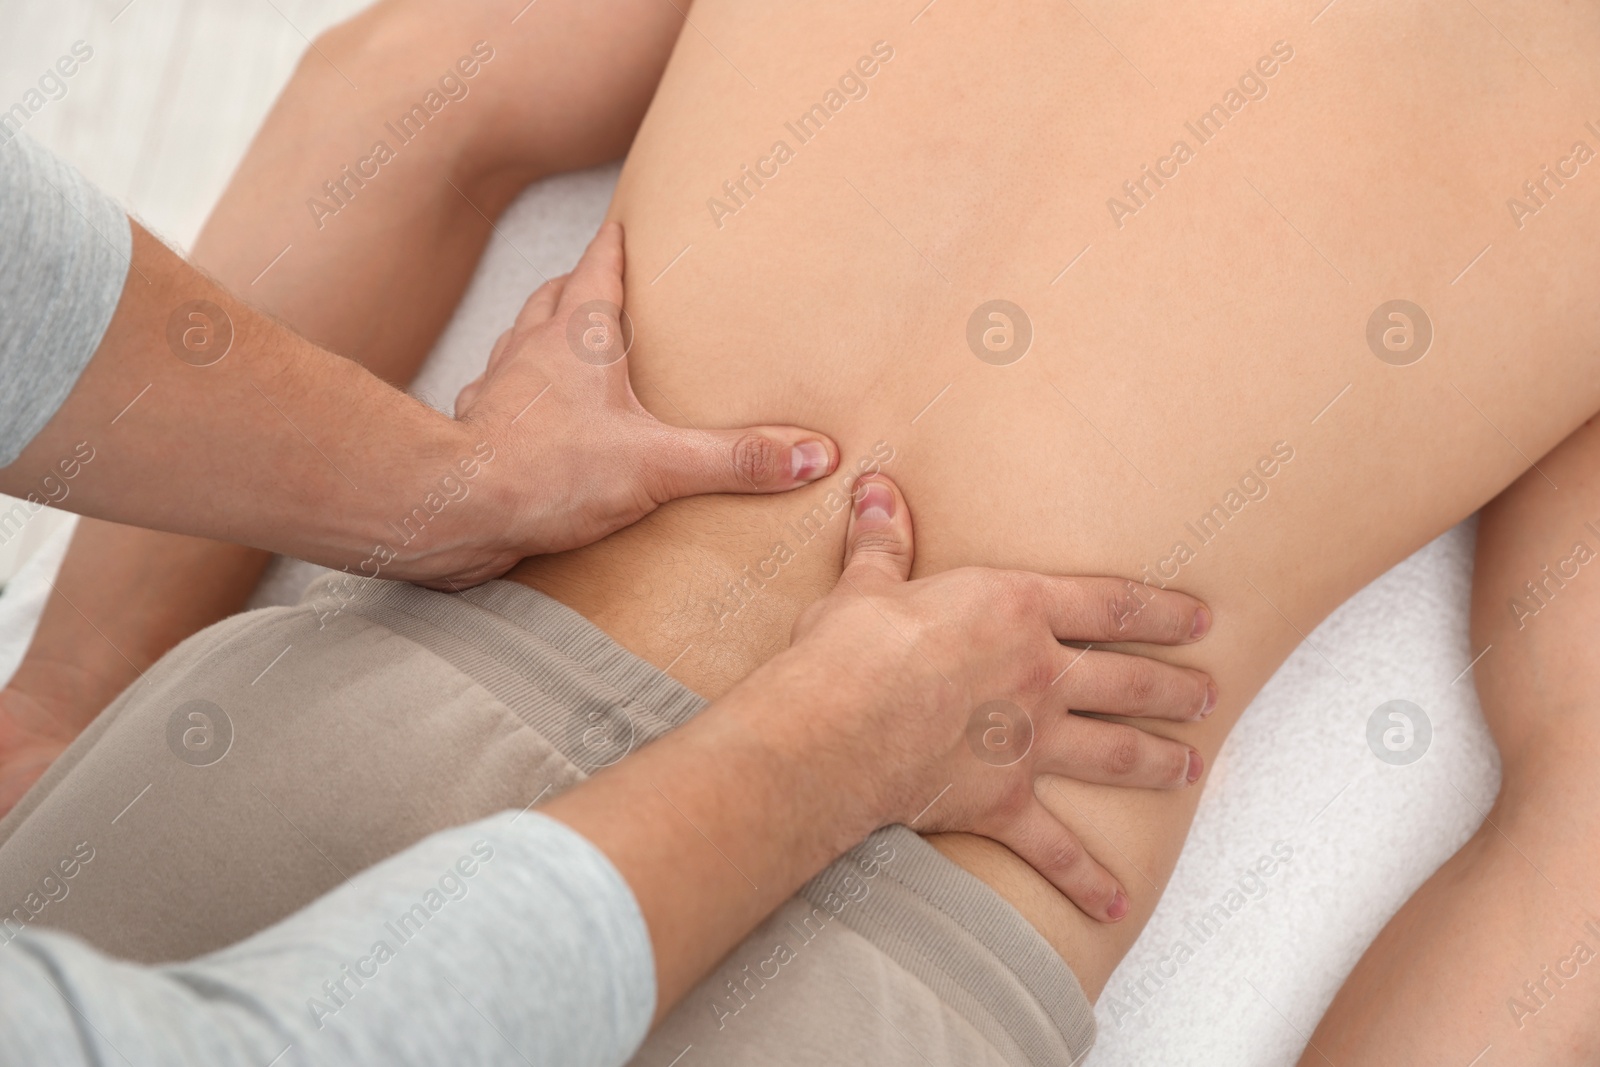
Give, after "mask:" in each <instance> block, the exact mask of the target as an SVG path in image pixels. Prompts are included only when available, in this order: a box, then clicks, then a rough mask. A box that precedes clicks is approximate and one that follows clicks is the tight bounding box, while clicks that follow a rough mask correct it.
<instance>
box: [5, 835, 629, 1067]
mask: <svg viewBox="0 0 1600 1067" xmlns="http://www.w3.org/2000/svg"><path fill="white" fill-rule="evenodd" d="M174 891H175V892H176V891H181V887H174ZM655 998H656V985H655V961H654V956H653V953H652V949H651V946H650V937H649V931H648V930H647V929H646V927H645V922H644V917H643V915H641V914H640V911H639V906H638V903H637V901H636V900H635V899H634V896H633V893H632V891H631V890H630V889H629V888H628V884H627V883H626V882H625V881H623V879H622V876H621V875H620V874H618V873H617V870H616V868H615V867H613V866H612V865H611V862H610V861H609V860H608V859H606V857H605V856H604V855H603V854H602V853H600V851H599V850H597V849H596V848H595V847H594V846H593V845H591V844H590V843H589V842H588V841H587V840H586V839H585V838H583V837H582V836H580V835H579V834H577V833H576V832H574V831H573V830H571V829H568V828H567V827H566V826H565V825H563V824H562V823H559V822H556V821H555V820H553V819H550V818H547V817H545V816H543V815H538V814H535V813H532V812H527V813H523V814H520V815H516V816H513V815H512V814H511V813H509V812H507V813H504V814H501V815H496V816H493V817H492V818H489V819H485V820H483V821H482V822H478V823H474V824H472V825H469V826H464V827H458V828H456V829H452V830H446V831H443V832H441V833H438V834H435V835H434V836H432V837H429V838H427V839H425V840H423V841H422V842H419V843H418V844H417V845H415V846H413V847H412V848H410V849H407V850H406V851H405V852H402V853H400V854H399V855H397V856H394V857H391V858H390V859H388V860H385V861H384V862H383V863H380V864H378V865H376V866H374V867H372V868H370V869H368V870H366V871H363V872H361V873H359V874H357V875H356V878H355V881H354V883H347V884H345V885H343V886H341V887H340V888H338V889H336V890H334V891H333V892H331V893H329V894H328V895H327V896H325V897H323V898H322V899H320V900H318V901H316V902H314V903H313V904H311V905H310V906H308V907H307V908H305V909H304V910H303V911H300V912H298V913H296V914H295V915H292V916H290V917H289V918H287V919H285V920H283V921H282V922H280V923H278V924H277V925H276V926H273V927H270V928H268V929H266V930H263V931H262V932H261V933H259V934H256V935H255V936H254V937H251V938H249V939H247V940H245V941H241V942H240V943H239V944H237V945H234V946H232V947H230V948H227V949H223V950H222V951H220V952H216V953H212V954H211V955H209V956H203V957H201V958H200V959H198V960H195V961H193V962H190V963H182V964H168V965H165V966H159V967H144V966H139V965H135V964H130V963H124V962H119V961H116V960H112V959H108V958H107V957H105V956H103V955H101V954H100V953H98V952H96V951H95V950H94V949H92V948H89V947H88V946H87V945H85V944H83V943H82V942H81V941H78V940H76V939H74V938H71V937H68V936H66V935H63V934H59V933H53V932H35V931H34V930H33V929H31V928H28V929H24V930H23V931H22V932H20V933H18V934H16V935H15V938H14V940H12V941H11V942H10V943H9V944H7V945H3V946H0V1064H4V1065H6V1067H10V1065H12V1064H16V1065H22V1064H27V1065H33V1064H41V1063H49V1064H58V1065H65V1067H70V1065H74V1064H95V1065H106V1067H111V1065H121V1064H128V1063H160V1064H175V1065H185V1064H205V1065H207V1067H230V1065H235V1064H237V1065H249V1067H266V1065H267V1064H272V1065H273V1067H292V1065H296V1064H340V1065H346V1064H383V1065H391V1064H429V1065H432V1064H443V1063H460V1064H474V1065H477V1064H488V1065H498V1064H506V1065H508V1067H511V1065H514V1067H523V1065H528V1064H533V1065H539V1067H543V1065H545V1064H551V1065H554V1064H561V1065H563V1067H565V1065H573V1067H585V1065H596V1067H598V1065H602V1064H605V1065H615V1064H622V1063H625V1062H626V1061H627V1059H628V1057H629V1056H631V1055H632V1054H633V1052H634V1050H635V1049H637V1048H638V1046H639V1044H640V1043H641V1042H642V1041H643V1040H644V1037H645V1034H646V1032H647V1031H648V1029H649V1025H650V1018H651V1015H652V1014H653V1013H654V1010H655Z"/></svg>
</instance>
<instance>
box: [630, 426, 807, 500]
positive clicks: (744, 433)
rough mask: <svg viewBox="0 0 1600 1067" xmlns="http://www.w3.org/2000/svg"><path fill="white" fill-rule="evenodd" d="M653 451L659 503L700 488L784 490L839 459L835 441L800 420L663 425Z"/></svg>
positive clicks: (651, 464) (703, 490) (708, 490)
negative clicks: (738, 425) (725, 426)
mask: <svg viewBox="0 0 1600 1067" xmlns="http://www.w3.org/2000/svg"><path fill="white" fill-rule="evenodd" d="M648 455H649V457H650V460H649V462H648V463H647V467H648V468H650V469H651V474H652V475H653V481H654V482H655V483H656V484H655V486H654V487H653V488H654V491H655V496H656V500H657V502H658V503H666V502H667V501H668V500H675V499H677V498H678V497H684V496H696V495H698V494H700V493H782V492H785V491H787V490H790V489H797V488H799V487H800V486H802V485H808V484H810V483H811V482H814V481H816V480H817V479H818V478H822V477H826V476H827V475H829V474H832V473H833V469H834V468H835V467H837V466H838V465H839V449H838V447H837V446H836V445H835V444H834V443H833V442H832V441H830V440H829V439H828V438H826V437H823V436H822V435H821V434H818V433H815V432H813V431H811V430H802V429H800V428H799V427H797V426H748V427H745V428H744V429H742V430H685V429H680V428H678V427H670V426H662V427H661V428H660V435H659V436H658V438H657V439H656V440H655V441H654V442H652V443H651V445H650V446H649V453H648Z"/></svg>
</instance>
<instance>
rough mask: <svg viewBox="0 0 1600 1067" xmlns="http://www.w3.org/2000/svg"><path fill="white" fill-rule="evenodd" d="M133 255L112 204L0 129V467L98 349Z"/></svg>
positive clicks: (21, 137)
mask: <svg viewBox="0 0 1600 1067" xmlns="http://www.w3.org/2000/svg"><path fill="white" fill-rule="evenodd" d="M132 249H133V235H132V232H131V230H130V229H129V228H128V218H127V216H126V215H124V214H123V213H122V209H121V208H120V207H118V206H117V204H116V201H114V200H112V199H111V198H110V197H109V196H107V195H106V194H105V193H103V192H101V191H100V190H99V189H96V188H95V187H94V186H93V185H91V184H90V183H89V182H88V180H87V179H85V178H84V177H83V175H81V174H79V173H78V172H77V171H76V170H74V169H73V168H72V167H70V166H68V165H67V164H65V163H63V162H62V161H61V160H59V159H57V158H55V156H53V155H51V154H50V153H49V152H47V151H45V150H44V149H43V148H41V147H40V146H39V145H38V144H37V143H36V142H34V141H33V140H32V139H31V138H29V137H28V136H26V135H25V134H13V133H12V132H11V131H10V130H9V129H7V128H5V127H0V467H4V466H8V465H10V464H11V463H12V462H13V461H15V460H16V458H17V456H18V455H20V454H21V452H22V450H23V448H25V447H26V446H27V444H28V442H29V441H31V440H33V438H34V436H35V435H36V434H38V432H39V431H40V430H42V429H43V428H44V425H45V423H47V422H49V421H50V419H51V417H52V416H53V415H55V413H56V411H57V410H59V409H60V407H61V405H62V403H64V402H65V401H66V399H67V394H68V393H70V392H72V387H73V386H74V385H76V384H77V382H78V375H80V374H82V373H83V368H84V367H85V366H87V365H88V363H89V358H90V357H91V356H93V355H94V353H95V349H97V348H99V347H100V339H101V338H102V337H104V336H105V332H106V328H107V327H108V326H110V325H111V318H112V316H113V315H114V314H115V313H116V310H117V301H118V300H119V299H120V298H121V296H122V284H123V281H124V279H126V278H127V276H128V268H129V265H130V264H131V262H132V255H133V253H132Z"/></svg>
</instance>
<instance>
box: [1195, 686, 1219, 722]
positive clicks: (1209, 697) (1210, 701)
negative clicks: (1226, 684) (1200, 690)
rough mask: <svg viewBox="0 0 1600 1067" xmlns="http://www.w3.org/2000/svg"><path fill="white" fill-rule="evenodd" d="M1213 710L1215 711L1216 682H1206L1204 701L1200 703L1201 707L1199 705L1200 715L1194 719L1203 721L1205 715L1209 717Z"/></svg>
mask: <svg viewBox="0 0 1600 1067" xmlns="http://www.w3.org/2000/svg"><path fill="white" fill-rule="evenodd" d="M1215 710H1217V683H1216V682H1207V683H1206V699H1205V701H1204V702H1203V703H1201V705H1200V713H1199V714H1198V715H1196V716H1195V718H1196V719H1203V718H1205V717H1206V716H1207V715H1210V714H1211V713H1212V712H1213V711H1215Z"/></svg>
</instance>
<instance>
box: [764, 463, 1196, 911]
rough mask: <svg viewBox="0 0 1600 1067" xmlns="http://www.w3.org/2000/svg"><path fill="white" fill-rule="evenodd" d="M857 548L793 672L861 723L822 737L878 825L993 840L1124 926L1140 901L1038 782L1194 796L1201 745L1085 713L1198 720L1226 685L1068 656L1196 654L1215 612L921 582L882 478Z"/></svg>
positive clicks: (1097, 591)
mask: <svg viewBox="0 0 1600 1067" xmlns="http://www.w3.org/2000/svg"><path fill="white" fill-rule="evenodd" d="M847 539H848V540H847V553H848V555H847V558H846V561H845V568H844V573H843V575H842V576H841V577H840V579H839V584H838V586H837V587H836V588H835V589H834V590H833V592H832V593H831V594H830V595H828V596H827V597H824V598H823V599H822V600H820V601H818V602H816V603H815V604H813V605H812V606H811V607H810V608H809V609H808V610H807V611H806V612H805V613H803V614H802V615H801V616H800V618H799V621H798V622H796V624H795V627H794V643H793V646H792V647H791V648H790V650H789V651H788V652H787V653H785V656H787V657H789V658H790V659H791V660H793V663H794V666H795V668H796V670H795V671H794V673H795V674H796V675H797V676H798V675H801V674H812V675H815V676H817V677H819V678H822V679H824V680H825V684H826V685H827V686H829V687H831V688H833V689H835V690H838V691H839V692H840V694H841V695H842V696H844V697H845V698H846V699H848V700H849V702H850V704H851V706H852V707H853V708H854V709H855V710H854V711H853V712H852V713H850V714H848V715H835V716H829V717H823V718H822V719H821V721H822V722H825V723H826V729H827V730H828V731H830V732H835V733H836V734H837V740H836V743H835V746H834V747H836V748H837V749H838V751H839V754H840V757H841V758H843V759H845V760H846V761H847V762H848V759H849V758H850V757H851V756H854V757H855V758H856V759H857V760H858V762H859V771H858V774H857V776H856V779H855V780H856V781H857V782H858V783H859V786H858V788H860V789H861V790H862V791H863V793H864V794H865V799H866V800H867V802H868V803H869V804H870V805H871V806H872V810H873V811H874V812H875V813H876V816H877V819H878V820H879V821H880V822H884V823H889V822H903V823H907V824H909V825H912V826H913V827H914V828H915V829H917V830H918V831H922V832H927V831H933V830H961V831H967V832H971V833H975V834H981V835H983V836H985V837H990V838H993V839H994V840H996V841H999V842H1001V843H1002V844H1004V845H1006V846H1007V847H1009V848H1010V849H1011V850H1012V851H1013V852H1015V853H1016V854H1017V855H1018V856H1020V857H1021V858H1022V859H1024V860H1026V861H1027V862H1028V863H1029V864H1030V865H1031V866H1032V867H1033V868H1034V869H1036V870H1037V871H1038V872H1039V873H1040V874H1042V875H1044V877H1045V878H1047V879H1049V880H1050V882H1052V883H1053V884H1054V885H1055V886H1056V888H1057V889H1059V890H1060V891H1061V892H1062V893H1064V894H1066V896H1067V897H1068V898H1070V899H1071V900H1072V901H1073V902H1074V903H1076V904H1077V905H1078V907H1079V908H1080V909H1081V910H1082V911H1083V912H1084V913H1085V914H1087V915H1089V916H1091V917H1093V918H1096V919H1100V920H1102V921H1116V920H1118V919H1121V918H1122V917H1123V915H1125V914H1126V913H1127V907H1128V901H1127V896H1126V894H1125V893H1124V892H1123V890H1122V888H1121V887H1120V886H1119V885H1118V883H1117V880H1116V879H1115V878H1114V877H1113V876H1112V875H1111V874H1110V873H1109V872H1108V871H1107V870H1106V869H1105V868H1104V867H1103V866H1101V864H1100V863H1099V862H1097V861H1096V860H1095V859H1094V857H1093V856H1092V855H1091V854H1090V853H1089V852H1088V851H1087V850H1086V849H1085V848H1084V846H1083V843H1082V842H1081V841H1079V840H1078V838H1077V837H1076V836H1075V835H1074V834H1073V833H1072V832H1071V831H1070V830H1068V829H1067V828H1066V827H1065V826H1063V825H1062V824H1061V823H1060V822H1059V821H1057V819H1056V818H1055V816H1053V815H1052V814H1051V813H1050V812H1049V810H1048V809H1046V808H1045V806H1044V805H1043V804H1041V803H1040V801H1039V799H1038V797H1037V796H1036V794H1035V788H1036V779H1037V778H1038V777H1039V776H1040V775H1045V774H1053V775H1061V776H1063V777H1067V778H1073V779H1076V780H1078V781H1083V782H1092V783H1098V784H1103V785H1119V786H1134V787H1140V788H1146V789H1182V788H1184V787H1186V786H1188V785H1190V784H1192V783H1194V782H1195V781H1196V780H1198V779H1199V777H1200V772H1201V770H1202V766H1203V765H1202V761H1201V757H1200V755H1199V753H1197V752H1196V751H1195V750H1194V749H1193V748H1191V747H1189V746H1188V745H1185V744H1181V743H1179V742H1177V741H1172V740H1169V739H1167V738H1164V737H1160V736H1158V735H1156V734H1154V733H1150V732H1147V731H1145V730H1141V729H1139V728H1137V727H1135V726H1130V725H1127V724H1123V723H1114V722H1105V721H1102V720H1100V719H1094V718H1088V717H1085V716H1083V715H1080V714H1076V713H1077V712H1094V713H1101V714H1107V715H1116V716H1122V717H1139V718H1146V719H1164V720H1167V721H1171V722H1192V721H1195V720H1198V719H1201V718H1204V717H1205V716H1206V715H1209V714H1210V712H1211V710H1212V708H1213V707H1214V706H1215V704H1216V696H1217V691H1216V686H1215V685H1214V684H1213V683H1212V681H1211V679H1210V678H1209V677H1208V676H1207V675H1206V674H1204V673H1203V672H1201V671H1197V670H1191V669H1189V668H1186V667H1177V666H1173V665H1171V664H1167V663H1162V662H1160V661H1158V660H1153V659H1146V658H1144V657H1141V656H1134V655H1124V654H1121V653H1117V652H1107V651H1100V650H1096V649H1091V650H1089V651H1084V650H1082V649H1079V648H1074V647H1070V646H1067V645H1063V644H1062V643H1061V642H1063V641H1076V642H1143V643H1148V644H1157V645H1183V644H1189V643H1191V642H1194V641H1197V640H1199V639H1200V638H1201V637H1202V636H1204V634H1205V632H1206V630H1207V629H1208V628H1209V626H1210V614H1209V612H1208V611H1207V610H1206V609H1205V607H1204V606H1203V605H1202V604H1201V603H1200V602H1199V601H1197V600H1195V599H1194V598H1192V597H1188V596H1185V595H1183V594H1181V593H1176V592H1166V591H1157V590H1151V589H1148V588H1147V587H1135V586H1133V584H1132V583H1129V582H1127V581H1125V580H1122V579H1117V578H1067V577H1056V576H1053V575H1041V574H1033V573H1027V572H1023V571H1004V570H991V569H987V568H978V567H967V568H962V569H958V570H952V571H945V572H943V573H941V574H937V575H934V576H932V577H929V578H922V579H918V580H916V581H908V580H907V578H908V576H909V574H910V572H911V561H912V555H913V537H912V528H911V516H910V514H909V513H908V511H907V509H906V505H905V500H904V499H903V498H902V497H901V495H900V492H899V490H898V489H897V488H896V487H895V485H894V483H893V482H891V481H890V480H889V479H887V478H884V477H881V476H878V477H874V478H871V479H864V480H863V481H862V482H860V483H859V484H858V485H857V488H856V505H855V508H854V510H853V513H852V519H851V524H850V530H849V533H848V535H847ZM1135 588H1137V589H1138V595H1137V596H1136V595H1135V594H1134V593H1133V592H1132V591H1131V590H1133V589H1135ZM774 662H777V661H774ZM796 681H797V682H798V677H797V679H796Z"/></svg>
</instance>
